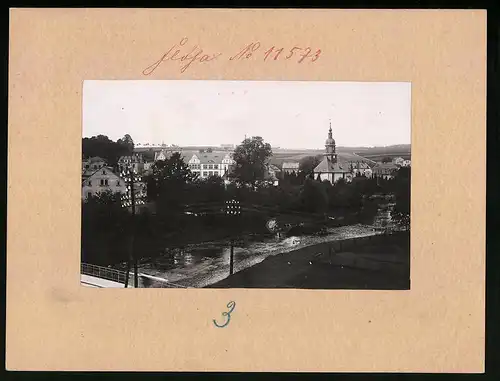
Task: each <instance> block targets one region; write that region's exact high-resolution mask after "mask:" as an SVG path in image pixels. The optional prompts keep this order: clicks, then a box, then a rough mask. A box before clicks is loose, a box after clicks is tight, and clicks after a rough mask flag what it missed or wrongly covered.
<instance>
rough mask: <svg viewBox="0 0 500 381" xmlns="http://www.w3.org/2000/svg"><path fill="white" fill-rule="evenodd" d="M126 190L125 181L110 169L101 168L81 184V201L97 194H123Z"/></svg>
mask: <svg viewBox="0 0 500 381" xmlns="http://www.w3.org/2000/svg"><path fill="white" fill-rule="evenodd" d="M126 190H127V187H126V184H125V181H124V180H123V179H122V178H120V176H118V175H117V174H115V173H114V172H113V170H112V168H110V167H101V168H99V169H97V170H95V171H94V172H93V173H92V174H91V175H89V176H88V177H87V178H85V179H84V180H83V182H82V199H83V200H86V199H87V198H88V197H89V196H91V195H92V196H95V195H97V194H98V193H103V192H106V191H111V192H112V193H125V192H126Z"/></svg>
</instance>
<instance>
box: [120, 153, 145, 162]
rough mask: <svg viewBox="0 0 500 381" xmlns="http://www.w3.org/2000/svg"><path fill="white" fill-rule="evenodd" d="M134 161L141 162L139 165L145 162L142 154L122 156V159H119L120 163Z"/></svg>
mask: <svg viewBox="0 0 500 381" xmlns="http://www.w3.org/2000/svg"><path fill="white" fill-rule="evenodd" d="M125 160H127V161H132V162H135V163H137V162H139V163H142V162H143V161H144V160H143V158H142V155H141V154H133V155H127V156H120V158H119V159H118V162H120V163H121V162H123V161H125Z"/></svg>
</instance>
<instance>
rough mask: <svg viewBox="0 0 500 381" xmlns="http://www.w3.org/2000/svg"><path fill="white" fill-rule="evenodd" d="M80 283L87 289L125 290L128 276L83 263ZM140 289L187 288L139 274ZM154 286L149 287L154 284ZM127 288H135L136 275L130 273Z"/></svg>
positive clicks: (111, 269)
mask: <svg viewBox="0 0 500 381" xmlns="http://www.w3.org/2000/svg"><path fill="white" fill-rule="evenodd" d="M80 274H81V277H80V283H81V284H82V286H85V287H94V288H124V287H125V280H126V279H127V274H126V272H125V271H120V270H117V269H113V268H110V267H103V266H98V265H93V264H90V263H82V264H81V265H80ZM138 278H139V287H140V288H147V287H151V288H187V287H185V286H182V285H179V284H176V283H172V282H169V281H167V280H166V279H164V278H159V277H155V276H152V275H148V274H142V273H139V274H138ZM153 282H154V286H152V285H151V286H147V284H153ZM127 287H130V288H133V287H134V273H133V271H130V273H129V279H128V285H127Z"/></svg>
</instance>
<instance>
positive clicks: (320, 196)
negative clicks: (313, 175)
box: [300, 179, 328, 213]
mask: <svg viewBox="0 0 500 381" xmlns="http://www.w3.org/2000/svg"><path fill="white" fill-rule="evenodd" d="M300 199H301V204H302V207H303V209H304V210H305V211H307V212H310V213H324V212H326V210H327V208H328V194H327V191H326V188H325V185H324V184H322V183H321V182H318V181H314V180H310V179H307V180H306V182H305V183H304V185H303V187H302V192H301V195H300Z"/></svg>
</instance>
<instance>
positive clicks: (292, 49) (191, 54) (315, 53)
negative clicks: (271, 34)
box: [142, 37, 322, 76]
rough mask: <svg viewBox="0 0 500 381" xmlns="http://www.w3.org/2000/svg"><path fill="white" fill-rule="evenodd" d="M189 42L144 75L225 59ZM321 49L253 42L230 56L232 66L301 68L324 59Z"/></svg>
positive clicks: (175, 49)
mask: <svg viewBox="0 0 500 381" xmlns="http://www.w3.org/2000/svg"><path fill="white" fill-rule="evenodd" d="M188 42H189V39H188V38H187V37H184V38H182V39H181V40H180V42H179V43H178V44H175V45H173V46H172V47H171V48H170V49H169V50H167V51H166V52H165V53H164V54H163V55H162V56H161V57H160V59H158V60H157V61H155V62H154V63H152V64H151V65H149V66H148V67H147V68H145V69H144V70H143V71H142V74H143V75H146V76H149V75H151V74H153V73H154V72H155V71H156V69H158V67H159V66H160V65H162V64H163V63H165V62H168V61H174V62H178V63H179V67H180V71H181V73H184V72H185V71H186V70H187V69H188V68H189V67H191V66H192V65H195V64H202V63H205V62H211V61H215V60H220V59H224V57H223V54H222V53H221V52H216V53H207V52H206V51H205V50H204V49H202V48H201V47H199V46H198V45H193V46H191V47H190V44H188ZM321 54H322V51H321V49H316V48H312V47H310V46H276V45H272V46H264V45H263V44H261V43H260V42H259V41H256V42H251V43H249V44H247V45H245V46H244V47H243V48H242V49H240V50H239V51H237V52H236V53H235V54H233V55H231V56H226V58H225V59H227V60H228V61H229V62H239V61H246V60H256V61H264V62H273V61H291V62H296V63H298V64H302V63H308V62H309V63H311V62H316V61H317V60H318V59H319V58H320V57H321Z"/></svg>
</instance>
